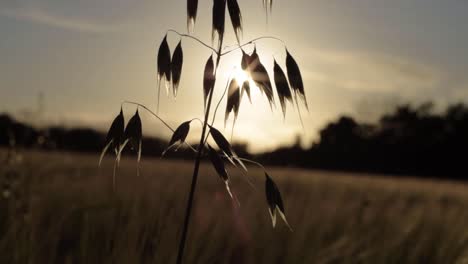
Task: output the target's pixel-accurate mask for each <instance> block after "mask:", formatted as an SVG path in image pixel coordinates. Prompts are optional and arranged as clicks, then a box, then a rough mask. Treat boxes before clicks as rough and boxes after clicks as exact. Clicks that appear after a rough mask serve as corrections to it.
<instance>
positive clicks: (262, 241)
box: [0, 151, 468, 264]
mask: <svg viewBox="0 0 468 264" xmlns="http://www.w3.org/2000/svg"><path fill="white" fill-rule="evenodd" d="M0 154H1V155H2V156H0V158H1V159H0V160H3V156H5V151H3V152H0ZM97 161H98V157H97V156H93V155H77V154H68V153H49V154H42V153H31V152H28V153H23V157H22V161H19V162H18V163H17V164H13V165H8V166H6V165H2V167H1V169H0V173H1V174H0V176H1V177H2V178H1V180H2V182H3V185H2V186H3V189H4V190H5V189H7V190H8V191H9V193H4V196H3V197H2V198H1V199H2V200H1V203H0V205H1V206H0V209H1V211H0V213H1V220H0V236H1V237H0V238H1V239H0V263H101V264H102V263H174V262H175V256H176V253H177V243H178V238H179V235H180V232H181V228H180V227H181V223H182V222H183V213H184V210H185V204H186V199H187V196H188V190H189V185H190V181H191V173H192V164H191V163H190V162H181V161H165V160H160V159H146V160H145V159H144V160H143V161H142V164H141V175H140V177H137V176H136V162H135V159H134V158H130V157H129V158H124V159H123V161H122V164H121V167H120V169H119V170H118V175H117V186H116V192H115V193H112V166H113V162H112V160H111V158H109V159H106V160H105V161H104V163H103V166H102V168H101V169H100V170H99V169H98V168H97ZM268 170H269V174H270V175H271V176H272V177H273V178H274V180H275V181H276V183H277V184H278V187H279V188H280V190H281V192H282V194H283V199H284V202H285V207H286V208H285V209H286V215H287V217H288V220H289V223H290V224H291V226H292V228H293V229H294V231H293V232H290V231H289V229H287V227H286V226H285V225H284V224H283V223H282V222H281V221H280V222H279V223H278V226H277V227H276V228H275V229H273V228H272V226H271V220H270V219H269V214H268V211H267V205H266V200H265V194H264V176H263V173H262V171H261V170H258V169H256V168H254V167H252V168H251V169H250V170H249V176H248V177H249V178H248V179H249V181H251V183H252V184H253V186H254V187H252V186H251V185H250V184H249V182H248V181H247V180H246V178H245V177H244V176H242V175H241V174H239V173H237V172H236V171H235V170H234V169H232V168H231V170H230V172H231V176H232V190H233V191H234V193H235V194H236V195H237V196H238V198H239V201H240V203H241V206H240V208H236V207H234V206H233V204H232V202H231V201H230V199H229V196H228V195H227V193H226V191H225V189H224V186H223V183H222V181H220V180H219V178H218V177H217V176H216V174H215V172H214V170H213V169H212V168H211V167H210V166H208V164H205V165H203V166H202V168H201V174H200V178H199V180H200V182H199V185H198V188H197V193H196V206H195V209H194V214H193V218H192V222H191V226H190V231H189V237H188V244H187V251H186V253H187V254H186V258H185V260H186V261H185V262H186V263H269V264H272V263H468V210H467V209H468V188H467V186H466V185H463V184H460V183H451V182H435V181H422V180H417V179H400V178H398V179H397V178H392V177H376V176H373V175H359V177H358V176H357V175H354V174H347V173H331V172H323V171H305V170H299V169H286V168H268ZM12 171H13V172H14V173H12ZM7 187H8V188H7ZM7 195H9V196H8V198H5V196H7Z"/></svg>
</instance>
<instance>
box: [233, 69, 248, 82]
mask: <svg viewBox="0 0 468 264" xmlns="http://www.w3.org/2000/svg"><path fill="white" fill-rule="evenodd" d="M232 76H233V78H234V79H236V81H237V83H238V84H239V85H242V84H243V83H244V82H245V81H246V80H249V81H250V77H249V75H248V74H247V72H245V71H244V70H242V68H240V67H235V68H234V72H233V73H232Z"/></svg>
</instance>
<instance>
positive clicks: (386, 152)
mask: <svg viewBox="0 0 468 264" xmlns="http://www.w3.org/2000/svg"><path fill="white" fill-rule="evenodd" d="M264 2H265V1H264ZM267 2H268V1H267ZM238 3H239V5H240V9H241V12H242V18H243V26H244V28H243V34H242V37H241V43H244V42H247V41H249V40H251V39H253V38H256V37H259V36H265V35H266V36H275V37H278V38H280V39H282V40H284V42H285V45H286V47H287V49H288V51H289V52H290V53H291V54H292V56H293V57H294V58H295V60H296V61H297V63H298V65H299V67H300V70H301V74H302V78H303V81H304V86H305V95H306V98H307V103H308V110H307V109H306V108H305V107H304V105H301V104H300V105H299V106H298V107H296V106H295V105H293V104H290V103H287V106H286V115H285V116H284V117H283V113H282V111H281V108H280V106H279V101H278V97H277V93H276V91H275V101H276V105H277V107H276V108H273V109H270V106H269V104H268V101H267V99H266V98H265V97H264V96H263V95H262V93H261V92H259V90H258V89H257V88H256V87H253V88H252V103H250V102H249V100H248V99H247V97H245V96H244V97H243V98H242V101H241V104H240V111H239V116H238V118H237V120H236V122H235V126H234V127H233V123H234V122H233V118H232V115H231V117H229V118H228V120H227V122H226V123H225V121H224V118H225V116H224V110H225V109H226V98H224V99H222V100H221V98H222V93H223V91H224V89H225V86H226V83H227V82H228V80H229V77H230V76H231V72H232V70H233V67H239V66H240V59H241V52H240V51H236V52H232V53H230V54H229V55H226V56H225V57H223V60H222V62H221V64H220V69H219V76H218V79H217V82H216V86H215V91H214V94H213V95H214V100H215V102H217V101H218V100H221V101H220V109H219V111H218V114H217V115H216V118H215V123H214V126H215V127H216V128H218V129H219V130H220V131H221V132H222V133H223V134H224V135H225V136H226V138H229V139H232V145H233V148H234V149H235V151H236V153H237V154H238V155H239V156H240V157H243V158H247V159H251V160H254V161H256V162H260V163H261V164H263V166H264V167H263V166H262V165H259V164H258V163H255V162H254V163H252V162H248V161H246V164H247V165H248V171H247V172H245V171H243V170H240V169H239V168H235V167H233V166H230V165H228V164H227V162H226V168H227V170H228V172H229V177H230V182H229V183H230V188H231V191H232V193H233V194H234V197H235V198H236V201H238V202H239V204H240V206H239V205H238V204H237V203H236V202H234V200H232V199H231V197H230V196H229V195H228V193H227V192H226V188H225V183H224V182H223V181H221V180H220V179H219V177H218V175H217V174H216V171H215V170H214V169H213V167H212V165H211V164H210V163H209V162H207V161H203V162H202V165H201V169H200V179H199V184H198V189H197V192H196V195H195V197H196V198H195V206H194V209H193V214H192V220H191V226H190V229H189V235H188V240H187V250H186V255H185V261H186V263H226V264H229V263H233V264H234V263H235V264H239V263H256V264H257V263H269V264H273V263H360V264H362V263H372V264H373V263H444V264H445V263H467V262H468V231H467V228H466V226H467V225H466V223H468V210H466V209H467V208H468V185H466V180H467V177H468V173H467V171H468V170H467V169H466V165H465V164H466V157H467V155H466V150H467V149H468V76H467V75H466V69H467V68H468V52H467V51H468V50H467V47H468V27H466V25H467V22H468V17H467V15H466V14H468V2H466V1H461V0H446V1H436V0H412V1H408V0H393V1H375V0H359V1H339V0H291V1H285V0H277V1H276V0H275V1H274V3H273V9H272V13H266V12H265V10H264V7H263V6H262V2H261V1H260V0H256V1H247V0H238ZM186 4H187V2H186V1H173V0H158V1H153V0H101V1H94V0H80V1H56V0H2V1H0V33H1V36H2V37H1V40H0V58H1V63H0V188H1V193H0V194H1V196H0V263H173V262H175V256H176V252H177V246H178V239H179V237H180V235H181V225H182V220H183V217H184V215H183V213H184V210H183V209H184V208H185V205H186V201H187V198H188V190H189V187H190V176H191V175H192V172H193V158H194V154H193V152H191V151H190V150H189V149H187V148H184V146H182V147H181V148H180V149H179V150H178V151H172V150H171V151H169V152H168V153H167V154H166V155H165V156H164V158H161V153H162V152H163V150H164V149H165V148H166V147H167V145H168V142H169V139H170V137H171V135H172V132H171V131H170V130H169V129H168V128H167V127H166V126H164V125H163V124H162V123H161V122H160V121H159V120H158V119H156V118H154V117H153V116H152V115H151V114H150V113H149V112H148V111H146V110H145V109H143V108H142V107H140V108H139V113H140V116H141V119H142V124H143V144H142V160H141V162H139V163H137V161H136V154H135V151H134V150H132V149H130V148H128V149H126V150H125V151H124V153H123V157H122V160H121V162H120V165H118V164H117V163H116V160H115V155H113V154H112V153H109V154H108V155H107V156H106V157H105V158H104V160H103V162H102V164H101V165H100V166H98V161H99V154H100V152H101V151H102V149H103V147H104V145H105V143H106V142H105V139H106V133H107V131H108V129H109V127H110V126H111V123H112V120H113V119H114V118H115V117H116V116H117V115H118V113H119V111H120V109H121V107H123V112H124V115H125V120H126V121H128V120H129V119H130V117H131V116H132V115H133V114H134V113H135V109H136V106H135V105H132V104H123V105H122V102H124V101H126V100H128V101H135V102H138V103H141V104H143V105H145V106H146V107H148V109H150V110H153V111H155V112H156V111H157V110H156V108H157V101H158V99H157V92H158V83H157V74H156V56H157V52H158V48H159V45H160V43H161V41H162V39H163V38H164V36H166V34H167V39H168V42H169V47H170V50H171V53H172V52H173V51H174V49H175V46H176V45H177V43H178V41H179V39H180V37H179V36H178V35H177V34H174V33H167V30H168V29H174V30H177V31H179V32H181V33H185V32H186V31H187V25H186ZM211 8H212V1H208V0H207V1H205V0H200V1H199V6H198V16H197V20H196V24H195V28H194V33H193V36H195V37H197V38H199V39H200V40H202V41H204V42H205V43H207V44H208V45H211V44H212V40H211V14H212V13H211ZM225 27H226V34H225V35H226V36H225V40H224V44H225V45H227V46H230V47H235V46H236V45H237V42H236V39H235V37H234V34H233V33H234V32H233V30H232V26H231V23H230V21H229V19H228V13H226V26H225ZM215 45H216V43H215ZM182 47H183V52H184V64H183V67H182V77H181V82H180V86H179V92H178V95H177V98H174V97H173V96H172V95H166V91H165V88H164V84H163V86H162V90H163V91H162V92H161V102H160V105H159V112H158V115H159V116H160V117H161V118H162V119H164V120H165V121H166V122H167V123H168V124H169V125H170V126H171V127H172V128H176V127H177V126H178V125H179V124H181V123H182V122H184V121H187V120H191V119H193V118H200V119H202V118H203V110H204V109H203V89H202V83H203V70H204V65H205V62H206V60H207V58H208V57H209V56H210V55H211V51H210V49H207V48H206V47H203V46H201V45H199V44H198V43H197V42H196V41H193V40H191V39H188V38H184V39H182ZM255 47H256V49H257V51H258V54H259V56H260V60H261V62H262V63H263V64H264V65H265V67H266V69H267V71H268V73H269V75H270V77H272V76H273V59H275V60H276V61H277V62H278V64H279V65H280V67H282V68H283V69H285V59H286V54H285V47H284V45H283V44H282V43H281V41H277V40H273V39H264V40H261V41H258V42H256V45H255ZM245 50H246V52H248V53H250V52H252V50H253V46H252V45H249V46H246V48H245ZM301 118H302V123H303V125H301ZM190 126H191V127H190V133H189V135H188V142H189V143H190V144H192V145H195V144H196V143H197V142H198V141H197V139H198V138H199V135H200V133H201V126H200V124H199V123H198V122H197V121H194V122H192V123H191V125H190ZM137 171H138V172H139V173H137ZM265 172H267V173H268V175H270V177H271V179H272V180H273V181H274V182H276V185H277V187H278V190H279V192H280V193H281V197H282V200H283V201H284V208H285V210H284V211H285V215H286V218H287V220H288V222H289V224H290V226H291V227H292V229H293V230H294V231H293V232H291V230H290V229H289V228H288V227H287V226H286V225H285V223H284V222H283V221H282V220H281V219H278V221H277V223H276V227H272V221H271V219H270V215H269V213H268V209H267V208H268V203H267V200H266V197H265Z"/></svg>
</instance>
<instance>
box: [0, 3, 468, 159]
mask: <svg viewBox="0 0 468 264" xmlns="http://www.w3.org/2000/svg"><path fill="white" fill-rule="evenodd" d="M238 1H239V5H240V7H241V11H242V16H243V23H244V33H243V37H242V42H246V41H248V40H250V39H252V38H255V37H258V36H262V35H270V36H276V37H279V38H281V39H283V40H284V41H285V43H286V45H287V47H288V50H289V51H290V52H291V54H292V55H293V56H294V57H295V59H296V61H297V62H298V64H299V66H300V68H301V71H302V76H303V78H304V83H305V91H306V96H307V99H308V104H309V109H310V111H309V112H307V111H306V110H305V109H304V108H302V109H301V113H302V116H303V120H304V125H305V129H304V130H303V129H302V128H301V124H300V121H299V119H298V116H297V111H296V110H295V108H293V107H292V105H288V109H287V115H286V119H285V120H283V116H282V113H281V109H280V108H279V107H278V108H277V109H276V110H274V111H273V112H271V111H270V109H269V106H268V103H267V101H266V99H264V98H261V97H259V96H258V95H257V96H255V97H254V99H255V100H254V103H255V106H251V105H250V104H249V103H248V101H243V102H242V104H241V109H240V114H239V117H238V120H237V123H236V127H235V134H234V139H235V140H239V141H245V142H248V143H249V144H250V146H251V150H254V151H261V150H268V149H271V148H273V147H276V146H278V145H279V144H290V143H291V142H293V141H294V139H295V137H296V136H297V135H301V136H302V137H303V139H304V140H303V144H304V145H305V146H307V145H309V144H310V143H311V142H313V141H314V140H317V133H318V131H319V129H320V128H322V127H323V126H324V125H326V123H327V122H329V121H331V120H334V119H336V118H337V117H339V116H340V115H342V114H350V115H352V116H355V117H356V118H358V119H361V120H367V121H372V120H375V119H376V118H377V117H378V116H379V115H380V114H381V113H383V112H386V111H389V110H390V109H392V107H393V106H395V105H396V104H400V103H406V102H411V103H420V102H423V101H426V100H431V101H433V102H435V103H436V104H437V106H439V107H443V106H444V105H446V104H447V103H451V102H468V75H467V69H468V26H467V25H468V15H467V14H468V2H467V1H464V0H445V1H440V0H437V1H436V0H392V1H384V0H359V1H343V0H288V1H286V0H275V1H274V6H273V13H272V15H271V16H269V17H268V23H267V22H266V16H265V13H264V11H263V8H262V1H261V0H248V1H247V0H238ZM211 7H212V1H211V0H199V8H198V9H199V12H198V18H197V23H196V25H195V32H194V35H195V36H197V37H199V38H200V39H201V40H203V41H204V42H206V43H208V44H211ZM226 14H227V13H226ZM167 29H175V30H178V31H179V32H183V33H186V31H187V29H186V1H185V0H158V1H157V0H100V1H96V0H80V1H72V0H68V1H66V0H2V1H0V33H1V40H0V58H1V63H0V112H5V111H6V112H10V113H14V114H16V115H18V116H21V113H23V114H24V112H26V111H35V109H36V108H37V104H38V103H37V101H38V97H39V94H42V95H43V100H44V106H45V108H44V113H43V116H41V124H45V123H47V124H48V123H52V124H65V125H67V126H92V127H95V128H99V129H102V130H106V129H107V127H108V126H109V125H110V123H111V121H112V119H113V118H114V116H115V115H116V114H117V113H118V111H119V108H120V103H121V102H122V101H123V100H131V101H137V102H140V103H142V104H144V105H147V106H148V107H149V108H151V109H155V108H156V101H157V99H156V98H157V97H156V95H157V93H156V92H157V79H156V54H157V50H158V47H159V44H160V42H161V40H162V39H163V37H164V35H165V33H166V30H167ZM168 39H169V40H170V41H169V42H170V47H171V52H172V51H173V50H174V48H175V46H176V44H177V42H178V41H179V37H178V36H177V35H175V34H169V35H168ZM225 44H226V45H235V44H236V41H235V37H234V34H233V30H232V26H231V23H230V20H229V16H227V17H226V38H225ZM182 45H183V50H184V65H183V69H182V81H181V84H180V88H179V94H178V97H177V99H176V100H174V99H173V98H172V97H166V95H165V93H164V94H163V93H161V94H162V95H164V96H163V97H162V98H161V99H162V100H161V105H160V112H159V113H160V115H161V117H162V118H164V119H165V120H167V121H168V123H169V124H171V125H172V126H173V127H176V126H177V125H178V124H180V123H181V122H183V121H186V120H189V119H192V118H194V117H199V118H202V113H203V97H202V75H203V66H204V63H205V61H206V59H207V58H208V56H210V54H211V52H210V51H209V50H208V49H206V48H205V47H202V46H200V45H198V44H197V43H196V42H194V41H192V40H190V39H184V40H183V41H182ZM257 48H258V51H259V54H260V57H261V60H262V62H264V64H265V65H266V66H267V69H268V71H269V72H270V73H271V74H272V58H273V56H274V57H275V58H276V60H277V61H279V63H280V65H281V66H282V67H284V60H285V54H284V48H283V46H282V44H281V43H280V42H277V41H273V40H265V41H261V42H258V44H257ZM248 50H251V49H248ZM239 56H240V53H232V55H229V56H226V57H225V58H224V59H223V60H224V62H223V64H222V68H221V69H222V71H221V72H222V74H223V77H222V78H221V79H220V80H219V82H218V83H217V86H216V88H215V89H216V93H215V99H219V97H220V96H221V93H222V90H223V89H224V87H225V85H226V81H227V77H228V76H229V72H228V70H229V69H231V68H232V64H233V63H234V64H238V63H239V59H240V57H239ZM257 94H258V93H257ZM277 104H278V105H279V103H278V102H277ZM224 108H225V101H223V103H222V104H221V109H220V110H219V114H218V116H217V117H218V119H217V123H216V125H217V126H218V127H219V128H220V129H221V131H223V132H225V133H226V135H228V136H230V133H231V122H228V125H227V126H226V129H224V122H223V121H224ZM124 110H125V112H126V117H127V119H128V118H129V117H130V116H131V115H132V114H133V112H134V111H135V107H134V106H125V108H124ZM142 118H143V126H144V134H145V135H161V136H164V137H168V136H169V135H170V131H169V130H167V129H166V128H164V127H163V126H162V125H161V123H159V122H158V121H157V120H156V119H154V118H152V117H151V116H150V115H148V114H147V113H144V112H142ZM230 121H232V118H231V119H230ZM192 127H193V131H192V133H191V138H192V139H194V138H195V137H198V135H197V132H199V131H200V125H199V124H196V123H193V125H192Z"/></svg>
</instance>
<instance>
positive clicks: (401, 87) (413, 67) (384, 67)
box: [305, 50, 443, 94]
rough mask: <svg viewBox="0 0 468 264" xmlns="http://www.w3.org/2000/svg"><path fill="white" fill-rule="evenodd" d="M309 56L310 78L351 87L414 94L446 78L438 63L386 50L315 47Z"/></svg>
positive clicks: (336, 85)
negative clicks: (340, 49)
mask: <svg viewBox="0 0 468 264" xmlns="http://www.w3.org/2000/svg"><path fill="white" fill-rule="evenodd" d="M307 59H308V60H309V61H310V64H309V67H308V71H307V72H306V74H305V75H306V78H307V79H309V80H311V81H313V82H318V83H322V84H326V85H332V86H334V87H338V88H342V89H348V90H351V91H362V92H373V93H403V94H414V93H419V92H423V91H428V90H431V89H435V88H437V86H439V85H440V83H441V82H442V80H443V73H442V72H440V71H438V70H437V69H436V68H434V67H431V66H429V65H426V64H423V63H420V62H417V61H414V60H410V59H406V58H402V57H397V56H390V55H386V54H376V53H357V52H351V51H332V50H311V51H310V52H309V55H308V57H307ZM312 67H313V70H311V68H312Z"/></svg>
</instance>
